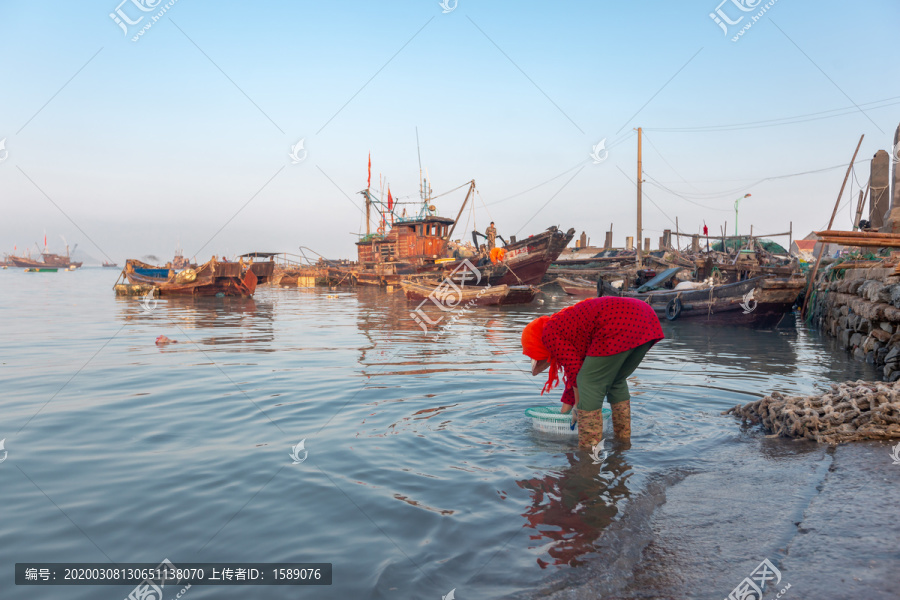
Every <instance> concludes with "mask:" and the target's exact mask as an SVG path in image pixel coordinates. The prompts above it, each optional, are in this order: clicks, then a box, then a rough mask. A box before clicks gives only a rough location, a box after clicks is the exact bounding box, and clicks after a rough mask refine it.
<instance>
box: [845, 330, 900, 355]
mask: <svg viewBox="0 0 900 600" xmlns="http://www.w3.org/2000/svg"><path fill="white" fill-rule="evenodd" d="M838 340H839V341H840V342H841V348H844V349H848V348H850V330H849V329H843V328H842V329H841V333H840V334H839V335H838ZM897 354H900V348H898V349H897Z"/></svg>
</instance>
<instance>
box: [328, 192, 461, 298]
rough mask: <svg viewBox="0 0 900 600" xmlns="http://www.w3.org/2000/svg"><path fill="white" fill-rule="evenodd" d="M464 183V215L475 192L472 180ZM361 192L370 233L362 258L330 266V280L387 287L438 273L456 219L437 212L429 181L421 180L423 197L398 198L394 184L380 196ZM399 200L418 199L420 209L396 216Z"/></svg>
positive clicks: (359, 252)
mask: <svg viewBox="0 0 900 600" xmlns="http://www.w3.org/2000/svg"><path fill="white" fill-rule="evenodd" d="M465 185H467V186H468V192H467V193H466V199H465V201H464V202H463V207H462V208H461V209H460V214H462V211H463V209H464V208H465V206H466V203H468V201H469V198H471V197H472V196H473V194H474V191H475V181H474V180H473V181H470V182H468V183H467V184H465ZM461 187H464V186H460V188H461ZM457 189H459V188H457ZM360 194H362V196H363V198H364V199H365V206H366V234H365V235H363V236H361V237H360V239H359V241H357V242H356V249H357V256H358V260H357V261H356V262H353V263H345V264H332V265H329V266H328V271H327V273H328V280H329V283H330V284H331V285H379V286H385V285H399V284H400V283H401V281H403V280H405V279H409V278H410V276H415V275H429V274H431V275H435V276H439V275H440V273H441V270H442V268H443V267H442V263H443V262H446V259H447V254H448V243H449V241H450V236H451V235H453V231H454V229H455V227H456V222H457V219H451V218H448V217H442V216H439V215H438V214H437V208H436V207H435V205H434V204H432V202H431V200H432V196H431V186H430V185H429V184H428V181H427V180H424V179H423V180H422V183H421V188H420V195H421V200H420V201H419V202H395V201H394V198H393V196H392V195H391V191H390V189H388V190H387V197H386V198H384V197H383V194H379V195H377V196H376V195H375V194H374V193H373V191H372V190H371V188H370V187H367V188H366V189H365V190H362V191H361V192H360ZM401 204H418V205H419V207H418V211H417V212H416V214H415V215H411V216H408V215H407V213H406V209H405V208H404V209H403V212H402V213H401V214H400V215H396V208H397V207H398V206H399V205H401ZM373 208H375V210H376V211H377V213H378V214H379V215H380V219H379V221H380V225H379V226H378V228H377V230H376V231H375V232H372V230H371V225H370V222H371V212H372V209H373ZM450 260H453V259H452V258H451V259H450Z"/></svg>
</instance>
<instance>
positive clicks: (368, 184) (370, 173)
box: [366, 152, 372, 189]
mask: <svg viewBox="0 0 900 600" xmlns="http://www.w3.org/2000/svg"><path fill="white" fill-rule="evenodd" d="M370 187H372V153H371V152H369V178H368V179H366V189H369V188H370Z"/></svg>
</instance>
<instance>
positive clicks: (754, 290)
mask: <svg viewBox="0 0 900 600" xmlns="http://www.w3.org/2000/svg"><path fill="white" fill-rule="evenodd" d="M598 287H599V289H600V292H601V295H604V296H627V297H630V298H639V299H641V300H643V301H645V302H647V303H648V304H650V306H652V307H653V309H654V310H655V311H656V314H657V315H659V317H660V319H661V320H662V319H664V318H665V319H668V320H669V321H690V322H698V323H706V324H710V325H742V326H749V327H759V328H767V327H775V326H777V325H778V324H779V323H780V322H781V320H782V319H784V316H785V315H787V314H788V313H790V312H791V310H792V309H793V307H794V304H795V303H796V301H797V298H798V297H799V296H800V293H801V292H802V291H803V290H804V289H805V287H806V278H805V277H803V276H794V277H773V276H765V275H763V276H759V277H753V278H750V279H745V280H744V281H738V282H735V283H727V284H725V285H717V286H712V287H705V288H701V289H682V290H675V289H671V290H670V289H663V290H654V291H649V292H620V291H619V290H616V289H615V288H612V287H611V286H610V285H609V284H608V283H606V282H603V281H602V280H601V281H600V282H598Z"/></svg>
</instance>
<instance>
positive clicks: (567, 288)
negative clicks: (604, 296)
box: [556, 277, 597, 298]
mask: <svg viewBox="0 0 900 600" xmlns="http://www.w3.org/2000/svg"><path fill="white" fill-rule="evenodd" d="M556 283H557V284H558V285H559V287H561V288H562V291H564V292H565V293H567V294H568V295H570V296H581V297H586V298H590V297H593V296H596V295H597V285H596V284H595V283H592V282H589V281H588V282H585V281H583V280H582V281H574V280H572V279H566V278H565V277H557V278H556Z"/></svg>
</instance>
